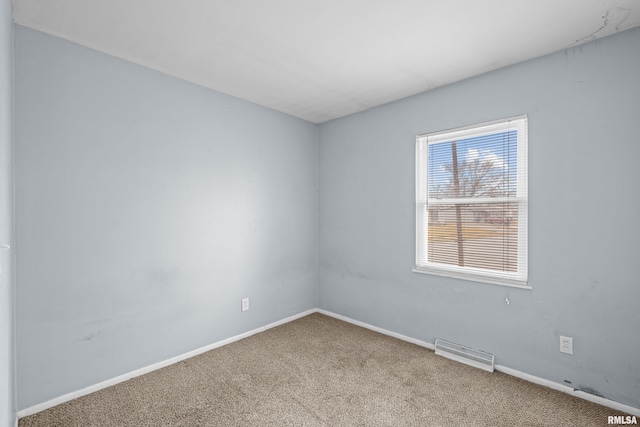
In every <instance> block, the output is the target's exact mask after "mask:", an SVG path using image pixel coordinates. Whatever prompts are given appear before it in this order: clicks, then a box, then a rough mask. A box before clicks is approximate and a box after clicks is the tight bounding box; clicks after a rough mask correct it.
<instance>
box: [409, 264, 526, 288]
mask: <svg viewBox="0 0 640 427" xmlns="http://www.w3.org/2000/svg"><path fill="white" fill-rule="evenodd" d="M411 271H413V272H414V273H420V274H430V275H435V276H443V277H451V278H454V279H463V280H470V281H473V282H481V283H489V284H491V285H500V286H507V287H510V288H519V289H533V287H532V286H530V285H528V284H524V283H522V282H519V281H516V280H510V279H499V278H494V277H487V276H482V275H478V274H473V273H458V272H454V271H444V270H437V269H426V268H418V267H416V268H414V269H413V270H411Z"/></svg>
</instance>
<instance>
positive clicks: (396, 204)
mask: <svg viewBox="0 0 640 427" xmlns="http://www.w3.org/2000/svg"><path fill="white" fill-rule="evenodd" d="M638 70H640V29H636V30H629V31H627V32H624V33H620V34H618V35H615V36H612V37H608V38H605V39H602V40H600V41H598V42H595V43H589V44H586V45H583V46H580V47H577V48H572V49H569V50H567V51H564V52H559V53H556V54H553V55H549V56H545V57H543V58H539V59H536V60H532V61H529V62H526V63H522V64H519V65H517V66H512V67H509V68H505V69H502V70H498V71H495V72H491V73H488V74H485V75H481V76H479V77H477V78H472V79H469V80H466V81H462V82H459V83H456V84H452V85H449V86H446V87H442V88H439V89H436V90H433V91H430V92H427V93H424V94H421V95H418V96H414V97H411V98H407V99H404V100H401V101H398V102H395V103H391V104H388V105H385V106H382V107H379V108H374V109H372V110H368V111H365V112H362V113H358V114H354V115H352V116H348V117H346V118H343V119H338V120H335V121H331V122H328V123H325V124H322V125H320V127H319V165H320V166H319V255H318V256H319V279H318V280H319V282H318V304H319V307H320V308H323V309H327V310H330V311H333V312H335V313H339V314H342V315H345V316H349V317H351V318H354V319H357V320H360V321H364V322H368V323H370V324H373V325H376V326H379V327H382V328H386V329H389V330H392V331H395V332H398V333H401V334H405V335H408V336H411V337H415V338H419V339H423V340H426V341H429V342H433V341H434V340H435V338H437V337H440V338H443V339H448V340H451V341H454V342H459V343H462V344H466V345H469V346H471V347H474V348H478V349H482V350H485V351H489V352H491V353H494V354H495V355H496V359H497V360H496V362H497V363H499V364H501V365H504V366H507V367H510V368H513V369H516V370H520V371H523V372H526V373H528V374H532V375H535V376H539V377H542V378H546V379H549V380H552V381H555V382H557V383H561V384H566V383H564V381H565V380H567V381H571V383H572V386H573V387H575V388H581V389H588V390H590V391H591V392H594V393H598V394H601V395H603V396H605V397H607V398H610V399H613V400H616V401H618V402H622V403H625V404H629V405H632V406H634V407H640V357H639V356H638V355H640V340H638V331H639V330H640V316H638V301H640V286H639V285H638V284H639V277H640V262H639V261H638V255H639V254H640V222H639V221H638V219H639V218H640V191H639V190H638V183H640V166H639V161H640V132H638V129H639V128H638V119H639V118H640V72H639V71H638ZM520 114H528V115H529V196H530V207H529V220H530V223H529V224H530V225H529V239H530V240H529V271H530V273H529V279H530V280H529V283H530V284H531V285H532V286H533V287H534V289H533V290H521V289H514V288H507V287H501V286H497V285H488V284H482V283H475V282H469V281H463V280H457V279H449V278H443V277H438V276H430V275H422V274H416V273H412V272H411V269H412V267H414V260H415V234H414V230H415V207H414V194H415V193H414V170H415V155H414V151H415V136H416V134H420V133H425V132H432V131H438V130H443V129H449V128H453V127H457V126H462V125H468V124H473V123H479V122H484V121H489V120H494V119H500V118H505V117H509V116H515V115H520ZM506 297H509V299H510V301H511V304H509V305H507V304H506V303H505V298H506ZM560 334H562V335H567V336H571V337H573V338H574V355H573V356H570V355H566V354H561V353H560V352H559V342H558V336H559V335H560Z"/></svg>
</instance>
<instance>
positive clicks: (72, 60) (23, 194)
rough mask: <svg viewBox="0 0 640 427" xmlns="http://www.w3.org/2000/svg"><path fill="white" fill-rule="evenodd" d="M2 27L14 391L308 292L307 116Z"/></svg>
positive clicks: (91, 376)
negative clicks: (244, 305)
mask: <svg viewBox="0 0 640 427" xmlns="http://www.w3.org/2000/svg"><path fill="white" fill-rule="evenodd" d="M15 44H16V53H15V77H16V78H15V123H14V126H15V145H16V146H15V164H16V166H15V173H16V237H17V241H16V257H17V267H16V272H17V283H18V285H17V290H16V298H17V303H16V307H17V308H16V310H17V314H16V316H17V321H16V333H17V361H18V363H17V380H18V407H19V409H23V408H26V407H29V406H32V405H34V404H38V403H41V402H44V401H47V400H49V399H51V398H55V397H58V396H60V395H62V394H65V393H68V392H71V391H75V390H78V389H81V388H83V387H86V386H89V385H93V384H96V383H98V382H100V381H103V380H107V379H111V378H113V377H115V376H117V375H120V374H123V373H126V372H130V371H132V370H135V369H137V368H141V367H144V366H147V365H149V364H152V363H154V362H158V361H162V360H165V359H167V358H170V357H172V356H176V355H179V354H183V353H185V352H187V351H190V350H193V349H196V348H199V347H202V346H205V345H208V344H211V343H214V342H216V341H219V340H221V339H225V338H228V337H231V336H234V335H237V334H240V333H243V332H246V331H249V330H252V329H255V328H257V327H260V326H263V325H265V324H268V323H270V322H274V321H277V320H280V319H283V318H285V317H287V316H290V315H294V314H297V313H300V312H302V311H304V310H307V309H311V308H314V307H315V306H316V223H317V221H316V214H317V207H316V193H315V189H316V177H317V144H316V132H317V129H316V126H315V125H313V124H311V123H308V122H305V121H302V120H299V119H296V118H293V117H291V116H287V115H284V114H281V113H278V112H275V111H273V110H269V109H266V108H262V107H259V106H256V105H254V104H251V103H248V102H244V101H241V100H238V99H235V98H232V97H229V96H225V95H222V94H219V93H216V92H213V91H210V90H207V89H204V88H202V87H199V86H196V85H192V84H189V83H186V82H183V81H180V80H178V79H175V78H172V77H169V76H166V75H163V74H160V73H157V72H154V71H151V70H149V69H146V68H143V67H140V66H137V65H134V64H131V63H128V62H126V61H122V60H119V59H116V58H113V57H110V56H108V55H104V54H101V53H98V52H96V51H94V50H91V49H87V48H84V47H80V46H78V45H75V44H72V43H69V42H67V41H63V40H61V39H58V38H55V37H52V36H49V35H45V34H43V33H39V32H36V31H33V30H30V29H27V28H24V27H20V26H15ZM243 297H249V298H250V302H251V309H250V310H249V311H248V312H245V313H241V311H240V300H241V298H243Z"/></svg>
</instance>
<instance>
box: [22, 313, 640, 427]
mask: <svg viewBox="0 0 640 427" xmlns="http://www.w3.org/2000/svg"><path fill="white" fill-rule="evenodd" d="M312 313H321V314H324V315H326V316H330V317H333V318H336V319H339V320H342V321H344V322H347V323H351V324H354V325H356V326H360V327H363V328H366V329H370V330H372V331H375V332H378V333H381V334H383V335H388V336H391V337H394V338H398V339H400V340H402V341H406V342H409V343H412V344H416V345H419V346H421V347H425V348H428V349H429V350H435V346H434V345H433V344H431V343H429V342H426V341H422V340H419V339H416V338H412V337H409V336H406V335H402V334H398V333H396V332H392V331H389V330H387V329H383V328H379V327H377V326H373V325H370V324H368V323H365V322H361V321H359V320H354V319H351V318H349V317H346V316H342V315H340V314H336V313H333V312H330V311H327V310H323V309H319V308H314V309H310V310H307V311H303V312H302V313H298V314H295V315H293V316H290V317H287V318H284V319H282V320H279V321H277V322H273V323H270V324H268V325H266V326H262V327H260V328H256V329H253V330H251V331H249V332H245V333H243V334H240V335H236V336H234V337H231V338H227V339H224V340H222V341H218V342H216V343H213V344H209V345H207V346H205V347H201V348H198V349H196V350H192V351H190V352H187V353H184V354H181V355H179V356H175V357H172V358H170V359H167V360H164V361H162V362H158V363H154V364H153V365H149V366H146V367H144V368H140V369H136V370H135V371H132V372H129V373H126V374H123V375H120V376H117V377H115V378H112V379H110V380H106V381H103V382H101V383H98V384H95V385H92V386H89V387H86V388H83V389H81V390H77V391H74V392H71V393H67V394H65V395H62V396H60V397H56V398H55V399H51V400H49V401H47V402H43V403H40V404H37V405H34V406H31V407H29V408H25V409H22V410H20V411H18V412H17V417H16V427H17V426H18V418H23V417H26V416H29V415H33V414H35V413H38V412H41V411H44V410H46V409H49V408H52V407H54V406H57V405H60V404H62V403H65V402H68V401H70V400H73V399H77V398H79V397H82V396H86V395H87V394H91V393H94V392H96V391H98V390H102V389H104V388H107V387H111V386H113V385H116V384H118V383H121V382H124V381H127V380H129V379H131V378H135V377H138V376H140V375H144V374H147V373H149V372H152V371H155V370H157V369H160V368H164V367H165V366H169V365H172V364H174V363H178V362H181V361H183V360H185V359H188V358H190V357H194V356H197V355H199V354H202V353H204V352H207V351H209V350H213V349H215V348H218V347H222V346H224V345H227V344H231V343H232V342H235V341H239V340H241V339H243V338H247V337H250V336H251V335H255V334H258V333H260V332H264V331H266V330H268V329H271V328H275V327H276V326H280V325H283V324H285V323H289V322H291V321H293V320H296V319H299V318H301V317H304V316H308V315H309V314H312ZM495 368H496V370H497V371H499V372H502V373H505V374H508V375H511V376H514V377H516V378H520V379H522V380H525V381H529V382H532V383H534V384H538V385H542V386H545V387H549V388H551V389H554V390H557V391H560V392H563V393H567V394H570V395H572V396H576V397H579V398H581V399H584V400H588V401H590V402H593V403H597V404H599V405H602V406H606V407H607V408H611V409H615V410H618V411H622V412H626V413H628V414H631V415H636V416H640V409H638V408H634V407H633V406H629V405H625V404H623V403H618V402H615V401H613V400H609V399H606V398H604V397H600V396H595V395H593V394H589V393H585V392H583V391H579V390H575V389H573V388H571V387H568V386H565V385H564V384H559V383H556V382H553V381H550V380H547V379H544V378H540V377H536V376H534V375H530V374H527V373H524V372H520V371H517V370H515V369H511V368H508V367H506V366H502V365H495Z"/></svg>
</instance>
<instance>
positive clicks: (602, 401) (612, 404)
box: [317, 309, 640, 416]
mask: <svg viewBox="0 0 640 427" xmlns="http://www.w3.org/2000/svg"><path fill="white" fill-rule="evenodd" d="M317 311H318V313H322V314H324V315H327V316H331V317H335V318H336V319H340V320H342V321H345V322H348V323H352V324H354V325H357V326H361V327H363V328H367V329H371V330H372V331H376V332H379V333H381V334H384V335H389V336H391V337H395V338H398V339H401V340H403V341H407V342H410V343H413V344H417V345H419V346H422V347H426V348H428V349H431V350H435V346H434V345H433V344H431V343H429V342H425V341H421V340H417V339H415V338H411V337H407V336H405V335H402V334H397V333H395V332H391V331H388V330H386V329H383V328H379V327H377V326H373V325H369V324H367V323H364V322H361V321H359V320H354V319H351V318H349V317H346V316H342V315H340V314H335V313H332V312H330V311H327V310H322V309H318V310H317ZM495 369H496V371H499V372H502V373H505V374H507V375H511V376H513V377H516V378H520V379H522V380H525V381H529V382H531V383H534V384H538V385H542V386H545V387H549V388H551V389H554V390H557V391H561V392H563V393H567V394H570V395H572V396H576V397H579V398H580V399H584V400H588V401H589V402H593V403H597V404H598V405H602V406H606V407H607V408H611V409H615V410H617V411H621V412H626V413H628V414H631V415H636V416H640V409H638V408H634V407H633V406H629V405H625V404H624V403H619V402H616V401H613V400H609V399H607V398H604V397H601V396H596V395H594V394H589V393H585V392H584V391H580V390H575V389H573V388H571V387H568V386H566V385H564V384H559V383H556V382H553V381H550V380H547V379H544V378H540V377H536V376H534V375H530V374H527V373H524V372H520V371H517V370H515V369H511V368H508V367H506V366H502V365H495Z"/></svg>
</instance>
